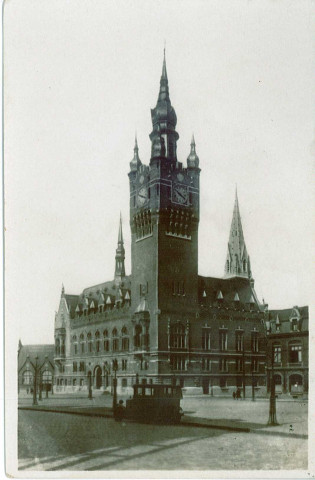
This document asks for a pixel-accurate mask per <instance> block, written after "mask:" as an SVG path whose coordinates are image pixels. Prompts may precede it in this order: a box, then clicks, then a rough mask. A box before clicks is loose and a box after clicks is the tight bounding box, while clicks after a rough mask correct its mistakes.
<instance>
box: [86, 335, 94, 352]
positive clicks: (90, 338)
mask: <svg viewBox="0 0 315 480" xmlns="http://www.w3.org/2000/svg"><path fill="white" fill-rule="evenodd" d="M87 342H88V352H89V353H91V352H92V351H93V339H92V334H91V332H89V333H88V334H87Z"/></svg>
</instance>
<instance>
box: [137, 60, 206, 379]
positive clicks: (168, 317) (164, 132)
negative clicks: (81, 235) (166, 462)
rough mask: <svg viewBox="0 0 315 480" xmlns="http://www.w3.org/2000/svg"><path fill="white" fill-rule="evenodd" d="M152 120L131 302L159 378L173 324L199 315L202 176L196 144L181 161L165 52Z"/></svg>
mask: <svg viewBox="0 0 315 480" xmlns="http://www.w3.org/2000/svg"><path fill="white" fill-rule="evenodd" d="M151 118H152V126H153V129H152V132H151V134H150V140H151V159H150V164H149V165H144V164H143V163H142V162H141V160H140V158H139V151H138V145H137V140H136V143H135V147H134V157H133V159H132V161H131V162H130V172H129V181H130V227H131V263H132V294H131V298H132V308H133V310H134V311H135V312H136V315H137V313H140V312H143V314H144V313H146V315H147V322H148V323H149V327H148V330H147V331H148V334H149V335H150V342H149V343H150V355H151V356H153V357H156V361H155V365H156V366H155V373H163V371H166V370H167V367H166V366H165V363H167V362H165V361H164V360H165V359H164V360H163V351H164V352H165V351H166V349H167V329H168V328H169V325H170V323H171V322H176V321H181V322H183V323H184V324H186V323H187V321H192V320H193V319H194V318H195V315H196V312H197V300H198V224H199V175H200V169H199V159H198V156H197V154H196V150H195V141H194V138H192V141H191V150H190V154H189V156H188V158H187V167H184V166H183V164H182V163H181V162H178V160H177V141H178V139H179V135H178V133H177V131H176V123H177V117H176V113H175V110H174V108H173V107H172V105H171V101H170V97H169V88H168V78H167V71H166V62H165V52H164V60H163V68H162V75H161V80H160V91H159V96H158V100H157V104H156V107H155V108H154V109H152V110H151ZM153 363H154V362H153ZM163 365H164V366H163Z"/></svg>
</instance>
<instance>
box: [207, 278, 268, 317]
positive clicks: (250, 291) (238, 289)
mask: <svg viewBox="0 0 315 480" xmlns="http://www.w3.org/2000/svg"><path fill="white" fill-rule="evenodd" d="M198 283H199V303H202V304H204V305H214V304H217V303H218V302H219V301H220V299H221V301H222V303H227V304H233V305H235V298H236V299H237V296H238V298H239V303H240V304H241V305H249V304H250V303H251V302H252V301H253V300H254V301H255V306H256V307H255V308H256V309H259V310H260V309H261V308H262V305H261V304H260V302H259V300H258V299H257V295H256V293H255V290H254V288H253V287H252V286H251V284H250V280H249V279H248V278H242V277H233V278H216V277H201V276H199V277H198ZM220 292H221V293H220ZM221 294H222V297H223V299H222V298H221ZM236 294H237V295H236Z"/></svg>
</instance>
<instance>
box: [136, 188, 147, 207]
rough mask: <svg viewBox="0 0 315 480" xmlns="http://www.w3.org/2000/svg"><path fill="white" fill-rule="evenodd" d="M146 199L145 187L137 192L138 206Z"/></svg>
mask: <svg viewBox="0 0 315 480" xmlns="http://www.w3.org/2000/svg"><path fill="white" fill-rule="evenodd" d="M147 199H148V190H147V189H146V188H145V187H141V188H140V190H139V192H138V205H144V204H145V202H146V201H147Z"/></svg>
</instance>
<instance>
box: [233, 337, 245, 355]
mask: <svg viewBox="0 0 315 480" xmlns="http://www.w3.org/2000/svg"><path fill="white" fill-rule="evenodd" d="M243 345H244V333H243V332H235V350H236V351H237V352H242V351H243Z"/></svg>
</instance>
